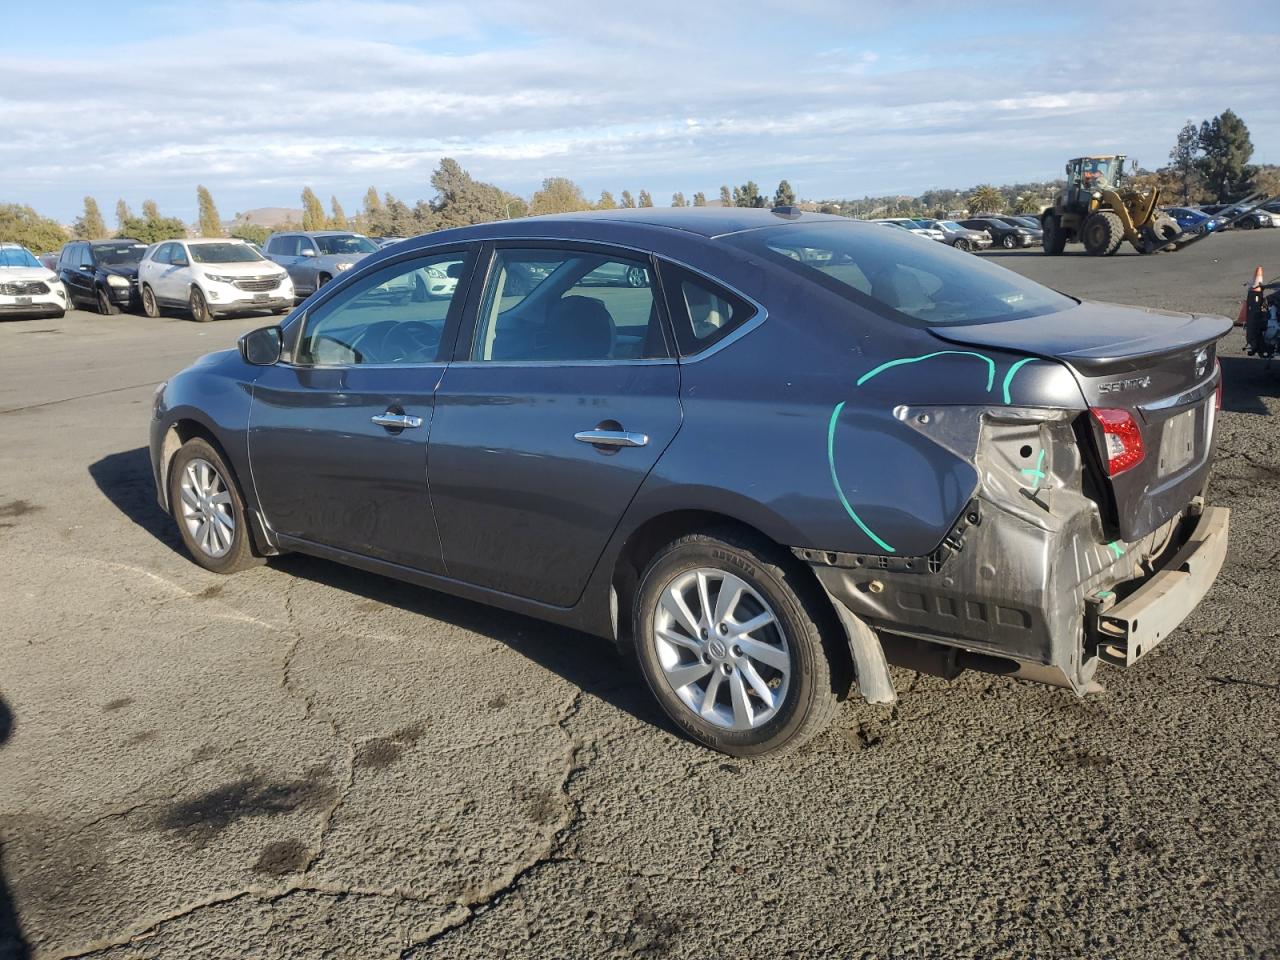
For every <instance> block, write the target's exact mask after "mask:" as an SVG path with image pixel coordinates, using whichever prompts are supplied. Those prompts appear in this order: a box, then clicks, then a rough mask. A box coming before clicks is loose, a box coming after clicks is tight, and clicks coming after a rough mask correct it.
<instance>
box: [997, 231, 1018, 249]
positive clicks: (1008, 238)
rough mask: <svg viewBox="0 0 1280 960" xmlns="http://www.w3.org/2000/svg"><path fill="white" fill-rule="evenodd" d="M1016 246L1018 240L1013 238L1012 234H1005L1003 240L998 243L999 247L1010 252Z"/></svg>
mask: <svg viewBox="0 0 1280 960" xmlns="http://www.w3.org/2000/svg"><path fill="white" fill-rule="evenodd" d="M1017 245H1018V238H1017V237H1015V236H1014V235H1013V234H1012V233H1006V234H1005V235H1004V239H1003V240H1001V241H1000V246H1002V247H1004V248H1005V249H1006V250H1012V249H1014V247H1016V246H1017Z"/></svg>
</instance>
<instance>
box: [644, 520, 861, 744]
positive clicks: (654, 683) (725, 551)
mask: <svg viewBox="0 0 1280 960" xmlns="http://www.w3.org/2000/svg"><path fill="white" fill-rule="evenodd" d="M821 618H822V608H821V606H820V604H819V602H818V600H817V598H815V596H814V591H813V589H812V584H809V583H806V582H805V581H803V580H802V579H801V578H800V577H798V576H797V574H796V572H795V571H794V569H793V567H792V565H791V563H790V558H788V557H787V556H786V555H785V554H784V553H782V551H780V550H778V549H777V548H776V547H774V546H772V545H771V544H765V543H760V542H757V541H755V540H753V539H748V538H745V537H741V536H739V535H738V534H736V533H734V532H731V531H720V532H715V533H698V534H692V535H690V536H686V537H683V538H681V539H680V540H677V541H675V542H674V543H672V544H670V545H669V546H667V547H665V548H664V549H662V550H661V551H659V552H658V553H657V555H655V556H654V557H653V559H652V560H651V561H650V562H649V564H648V566H647V567H646V568H645V571H644V574H643V575H642V577H641V581H640V589H639V590H638V592H637V595H636V602H635V608H634V610H633V611H632V626H633V635H634V637H635V644H636V652H637V655H638V659H639V661H640V666H641V669H642V670H643V671H644V675H645V679H646V680H647V681H648V683H649V688H650V689H651V690H652V691H653V694H654V696H655V697H656V698H657V700H658V703H659V704H660V705H661V706H662V709H663V710H664V711H665V712H666V714H667V715H668V716H669V717H670V718H671V719H672V720H673V721H674V722H675V723H676V725H677V726H678V727H679V728H680V729H681V730H682V731H683V732H684V733H685V734H686V735H687V736H689V737H690V738H691V739H693V740H695V741H696V742H698V743H700V744H702V745H704V746H707V747H710V748H712V749H713V750H719V751H721V752H723V753H727V754H731V755H733V756H739V757H755V756H763V755H765V754H773V753H781V752H783V751H787V750H792V749H794V748H796V747H798V746H800V745H801V744H802V743H804V742H805V741H806V740H808V739H809V738H810V737H812V736H813V735H814V734H816V733H818V732H820V731H822V730H823V729H825V728H826V727H827V726H828V725H829V724H830V722H831V719H832V716H833V715H834V712H835V709H836V702H837V695H836V684H835V682H834V681H833V676H832V660H831V658H830V657H829V655H828V652H827V648H826V645H825V643H824V642H823V639H822V633H821V630H820V628H819V626H818V623H819V621H820V619H821Z"/></svg>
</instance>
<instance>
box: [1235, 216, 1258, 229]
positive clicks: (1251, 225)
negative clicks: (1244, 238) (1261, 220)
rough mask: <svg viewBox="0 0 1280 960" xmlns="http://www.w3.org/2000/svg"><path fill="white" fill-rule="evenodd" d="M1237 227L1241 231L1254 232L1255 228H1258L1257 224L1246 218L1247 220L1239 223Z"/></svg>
mask: <svg viewBox="0 0 1280 960" xmlns="http://www.w3.org/2000/svg"><path fill="white" fill-rule="evenodd" d="M1236 226H1237V227H1239V228H1240V229H1241V230H1252V229H1253V228H1254V227H1256V226H1257V224H1256V223H1254V222H1253V221H1252V220H1250V219H1248V218H1247V217H1246V218H1245V219H1243V220H1241V221H1240V222H1239V223H1237V224H1236Z"/></svg>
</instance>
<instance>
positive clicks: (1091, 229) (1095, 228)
mask: <svg viewBox="0 0 1280 960" xmlns="http://www.w3.org/2000/svg"><path fill="white" fill-rule="evenodd" d="M1080 239H1081V241H1083V243H1084V252H1085V253H1087V254H1089V256H1091V257H1109V256H1111V254H1113V253H1115V252H1116V251H1117V250H1119V249H1120V243H1121V241H1123V240H1124V225H1123V224H1121V223H1120V218H1119V217H1118V216H1116V215H1115V214H1114V213H1112V212H1110V211H1109V210H1103V211H1101V212H1099V213H1093V214H1090V215H1089V218H1088V219H1087V220H1085V222H1084V226H1083V227H1082V228H1081V230H1080Z"/></svg>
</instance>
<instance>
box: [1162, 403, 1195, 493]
mask: <svg viewBox="0 0 1280 960" xmlns="http://www.w3.org/2000/svg"><path fill="white" fill-rule="evenodd" d="M1196 412H1197V410H1196V408H1195V407H1192V408H1191V409H1190V410H1184V411H1183V412H1182V413H1180V414H1178V415H1177V416H1174V417H1170V418H1169V419H1168V420H1166V421H1165V422H1164V427H1163V428H1162V429H1161V431H1160V467H1159V472H1160V476H1162V477H1167V476H1168V475H1169V474H1171V473H1176V472H1177V471H1179V470H1181V469H1182V468H1183V467H1185V466H1186V465H1187V464H1189V463H1190V462H1191V461H1192V460H1193V459H1195V455H1196Z"/></svg>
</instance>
